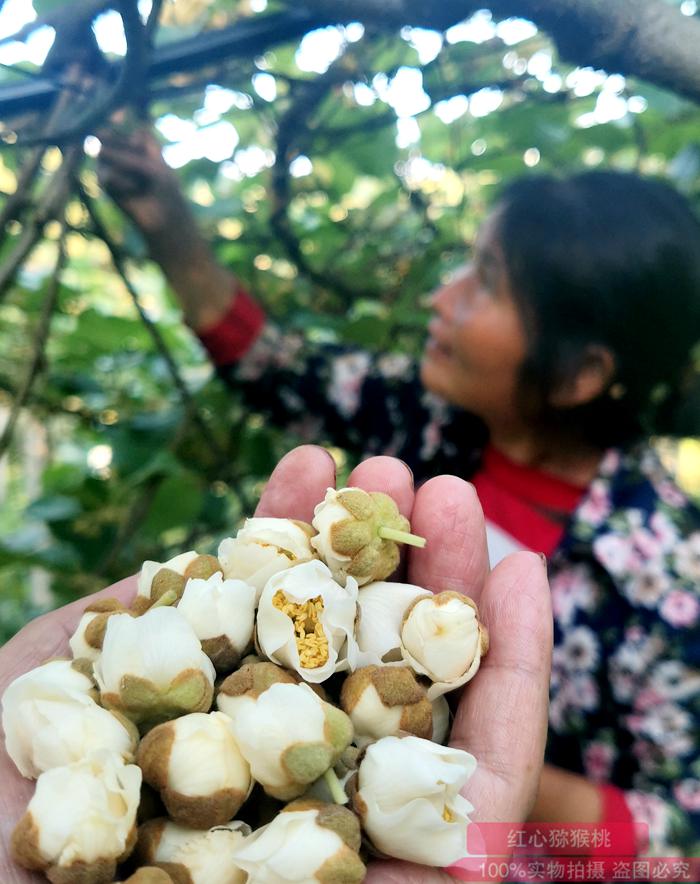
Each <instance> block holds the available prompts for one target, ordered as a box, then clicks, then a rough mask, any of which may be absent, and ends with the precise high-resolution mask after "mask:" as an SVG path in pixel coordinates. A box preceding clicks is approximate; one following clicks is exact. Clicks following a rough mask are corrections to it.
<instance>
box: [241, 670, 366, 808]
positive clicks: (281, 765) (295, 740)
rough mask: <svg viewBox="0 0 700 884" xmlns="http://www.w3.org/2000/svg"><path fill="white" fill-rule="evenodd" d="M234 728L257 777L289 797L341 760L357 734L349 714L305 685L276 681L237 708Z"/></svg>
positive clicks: (272, 790) (269, 790)
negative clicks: (278, 682)
mask: <svg viewBox="0 0 700 884" xmlns="http://www.w3.org/2000/svg"><path fill="white" fill-rule="evenodd" d="M233 732H234V735H235V737H236V742H237V743H238V747H239V749H240V750H241V753H242V754H243V757H244V758H245V759H246V761H247V762H248V764H250V770H251V773H252V775H253V778H254V779H255V780H256V781H257V782H259V783H260V784H261V785H262V787H263V788H264V789H265V791H266V792H267V794H268V795H271V796H272V797H273V798H279V799H280V800H281V801H289V800H291V799H292V798H297V797H298V796H299V795H301V794H302V793H303V792H304V790H305V789H306V787H307V786H308V785H309V784H310V783H313V782H314V780H317V779H318V778H319V777H321V776H323V774H324V773H325V772H326V771H327V770H328V769H329V768H330V767H331V766H332V765H333V764H335V762H336V761H337V759H338V758H339V757H340V755H341V754H342V752H343V750H344V749H345V748H346V746H348V744H349V743H350V741H351V739H352V724H351V723H350V719H349V718H348V716H347V715H346V714H345V713H344V712H342V711H341V710H340V709H337V708H336V707H335V706H331V704H330V703H326V702H325V701H324V700H322V699H321V698H320V697H319V696H318V695H317V694H315V693H314V692H313V691H312V690H311V688H310V687H309V686H308V685H305V684H298V685H296V684H273V685H272V687H270V688H268V689H267V690H266V691H263V693H262V694H260V696H259V697H258V698H257V699H256V700H255V701H254V702H246V703H245V704H241V705H240V706H239V707H238V708H237V710H236V718H235V721H233Z"/></svg>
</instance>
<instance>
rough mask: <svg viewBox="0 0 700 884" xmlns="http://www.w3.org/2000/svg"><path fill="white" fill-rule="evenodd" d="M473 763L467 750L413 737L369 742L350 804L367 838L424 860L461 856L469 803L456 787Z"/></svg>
mask: <svg viewBox="0 0 700 884" xmlns="http://www.w3.org/2000/svg"><path fill="white" fill-rule="evenodd" d="M475 768H476V759H475V758H474V756H473V755H470V754H469V753H468V752H464V751H462V750H461V749H450V748H448V747H446V746H438V745H437V744H436V743H432V742H430V741H429V740H421V739H419V738H418V737H403V738H399V737H383V738H382V739H381V740H379V741H378V742H376V743H371V744H370V745H369V746H368V747H367V751H366V753H365V756H364V758H363V759H362V762H361V763H360V768H359V771H358V775H357V792H356V794H355V796H354V805H355V810H356V812H357V813H358V814H359V816H360V820H361V822H362V826H363V828H364V830H365V832H366V833H367V835H368V836H369V837H370V839H371V841H372V844H373V845H374V846H375V847H376V848H377V850H379V851H381V852H382V853H384V854H386V855H387V856H393V857H396V858H397V859H405V860H410V861H411V862H417V863H424V864H425V865H430V866H448V865H450V863H453V862H456V860H458V859H459V858H460V857H463V856H464V855H465V854H466V850H467V826H468V824H469V817H468V816H467V814H468V813H470V811H472V810H473V808H472V806H471V804H470V803H469V802H468V801H467V800H466V799H465V798H463V797H462V796H461V795H460V794H459V792H460V789H461V788H462V787H463V786H464V784H465V783H466V782H467V780H468V779H469V777H470V776H471V775H472V773H473V772H474V770H475Z"/></svg>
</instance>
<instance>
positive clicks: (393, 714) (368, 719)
mask: <svg viewBox="0 0 700 884" xmlns="http://www.w3.org/2000/svg"><path fill="white" fill-rule="evenodd" d="M402 713H403V706H393V707H390V706H385V705H384V703H382V699H381V697H380V696H379V694H378V693H377V689H376V688H375V686H374V685H373V684H368V685H367V687H366V688H365V689H364V691H363V692H362V695H361V696H360V699H359V700H358V702H357V703H356V704H355V706H354V708H353V709H352V711H351V712H348V715H349V716H350V720H351V721H352V725H353V728H354V730H355V739H354V742H355V744H356V745H357V746H360V748H362V746H363V745H364V744H365V743H367V742H369V741H370V740H377V739H379V738H380V737H386V736H390V735H393V734H396V733H398V731H399V729H400V725H401V715H402Z"/></svg>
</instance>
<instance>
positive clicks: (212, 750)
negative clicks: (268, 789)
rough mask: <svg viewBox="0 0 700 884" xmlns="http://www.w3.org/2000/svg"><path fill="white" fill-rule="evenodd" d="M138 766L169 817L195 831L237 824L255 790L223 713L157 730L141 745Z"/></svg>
mask: <svg viewBox="0 0 700 884" xmlns="http://www.w3.org/2000/svg"><path fill="white" fill-rule="evenodd" d="M136 760H137V762H138V765H139V767H140V768H141V770H142V771H143V778H144V780H145V781H146V782H147V783H148V784H149V785H150V786H153V787H154V788H155V789H158V790H159V791H160V795H161V798H162V799H163V803H164V804H165V807H166V808H167V811H168V814H169V815H170V817H171V818H172V819H173V820H174V821H175V822H176V823H180V824H181V825H183V826H189V827H191V828H194V829H211V828H212V827H213V826H219V825H222V824H223V823H227V822H228V821H229V820H231V819H233V817H234V816H235V815H236V813H237V811H238V809H239V808H240V806H241V805H242V804H243V802H244V801H245V800H246V798H247V797H248V795H249V794H250V790H251V789H252V787H253V783H252V780H251V777H250V767H249V766H248V763H247V761H246V760H245V759H244V758H243V756H242V755H241V753H240V750H239V748H238V744H237V743H236V740H235V737H234V736H233V729H232V724H231V719H230V718H229V717H228V716H227V715H224V714H223V713H222V712H211V713H209V714H208V715H207V714H205V713H203V712H192V713H191V714H190V715H183V716H182V717H181V718H177V719H175V721H168V722H165V723H164V724H160V725H158V726H157V727H155V728H153V730H151V731H150V732H149V733H148V734H146V736H145V737H144V738H143V740H141V743H140V744H139V749H138V754H137V757H136Z"/></svg>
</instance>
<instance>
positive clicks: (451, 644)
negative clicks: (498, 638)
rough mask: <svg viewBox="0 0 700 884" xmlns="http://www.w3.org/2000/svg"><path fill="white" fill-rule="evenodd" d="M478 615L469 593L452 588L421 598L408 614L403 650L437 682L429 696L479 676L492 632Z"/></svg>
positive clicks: (415, 666)
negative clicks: (480, 620)
mask: <svg viewBox="0 0 700 884" xmlns="http://www.w3.org/2000/svg"><path fill="white" fill-rule="evenodd" d="M478 617H479V612H478V610H477V607H476V605H475V604H474V602H473V601H472V600H471V599H470V598H469V597H468V596H466V595H462V594H461V593H458V592H449V591H448V592H440V593H438V594H437V595H434V596H431V597H430V598H426V599H418V600H417V601H415V602H414V603H413V604H412V605H411V606H410V607H409V608H408V609H407V611H406V613H405V614H404V618H403V626H402V627H401V652H402V654H403V658H404V660H405V661H406V663H408V664H409V665H410V666H411V667H412V668H413V669H414V670H415V671H416V672H417V673H419V674H420V675H427V677H428V678H429V679H430V680H431V681H432V682H433V684H432V685H431V686H430V688H429V689H428V698H429V699H431V700H433V699H435V697H439V696H440V694H445V693H447V691H452V690H454V689H455V688H458V687H460V686H461V685H463V684H465V682H468V681H469V680H470V679H471V678H473V677H474V675H476V672H477V670H478V668H479V663H480V662H481V658H482V656H483V655H484V654H485V653H486V652H487V651H488V647H489V637H488V632H487V631H486V627H485V626H483V624H481V623H480V622H479V619H478Z"/></svg>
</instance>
